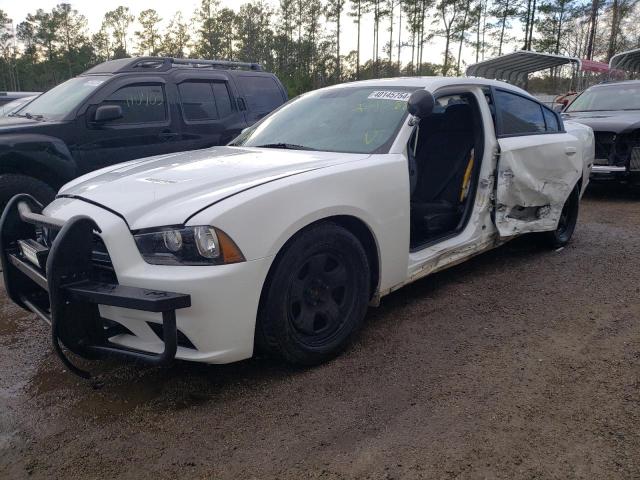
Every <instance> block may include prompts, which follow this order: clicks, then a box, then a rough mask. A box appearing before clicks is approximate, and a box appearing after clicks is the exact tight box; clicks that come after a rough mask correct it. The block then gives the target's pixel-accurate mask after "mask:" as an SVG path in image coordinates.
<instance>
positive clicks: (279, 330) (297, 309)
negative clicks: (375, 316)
mask: <svg viewBox="0 0 640 480" xmlns="http://www.w3.org/2000/svg"><path fill="white" fill-rule="evenodd" d="M276 262H277V263H276V264H275V266H274V270H273V271H272V272H271V274H270V276H269V280H268V282H267V284H266V285H265V290H264V292H263V297H262V302H261V309H260V315H259V318H258V324H257V327H256V341H257V344H258V347H260V348H261V349H263V350H266V351H267V352H270V353H274V354H276V355H278V356H280V357H282V358H284V359H285V360H287V361H288V362H290V363H294V364H299V365H315V364H319V363H322V362H324V361H326V360H328V359H330V358H332V357H334V356H335V355H337V354H338V353H339V352H340V351H342V350H343V349H344V348H345V347H346V345H347V344H348V343H349V341H350V339H351V338H352V337H353V334H354V333H355V332H356V331H357V330H358V328H359V327H360V325H361V324H362V321H363V318H364V315H365V313H366V310H367V305H368V302H369V286H370V283H369V282H370V274H369V264H368V262H367V256H366V253H365V251H364V249H363V247H362V245H361V244H360V242H359V241H358V239H357V238H356V237H355V236H354V235H353V234H352V233H350V232H349V231H348V230H346V229H344V228H342V227H340V226H338V225H335V224H332V223H325V224H319V225H316V226H312V227H310V228H309V229H307V230H305V231H303V232H301V233H300V234H298V236H297V237H294V239H293V240H292V241H291V242H290V243H289V245H287V246H286V247H285V249H284V251H283V252H282V253H281V254H280V255H279V256H278V258H277V260H276Z"/></svg>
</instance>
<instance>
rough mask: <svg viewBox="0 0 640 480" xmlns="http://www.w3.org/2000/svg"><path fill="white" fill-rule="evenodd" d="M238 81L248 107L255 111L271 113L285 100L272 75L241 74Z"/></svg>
mask: <svg viewBox="0 0 640 480" xmlns="http://www.w3.org/2000/svg"><path fill="white" fill-rule="evenodd" d="M237 78H238V83H239V84H240V89H241V90H242V91H243V92H244V95H245V97H246V99H247V107H248V108H249V110H251V111H252V112H254V113H257V114H262V113H270V112H271V111H272V110H275V109H276V108H278V107H279V106H280V105H282V103H283V102H284V99H283V98H282V92H281V91H280V87H279V86H278V84H277V83H276V81H275V80H274V79H273V78H271V77H264V76H258V75H239V76H238V77H237Z"/></svg>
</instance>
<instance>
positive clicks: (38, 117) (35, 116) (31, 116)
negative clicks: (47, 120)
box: [24, 112, 44, 121]
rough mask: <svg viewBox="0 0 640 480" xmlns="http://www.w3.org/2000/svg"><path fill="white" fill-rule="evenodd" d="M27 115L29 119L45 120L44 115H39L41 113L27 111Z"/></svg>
mask: <svg viewBox="0 0 640 480" xmlns="http://www.w3.org/2000/svg"><path fill="white" fill-rule="evenodd" d="M24 116H25V117H27V118H28V119H29V120H38V121H39V120H44V115H39V114H33V113H29V112H27V113H25V114H24Z"/></svg>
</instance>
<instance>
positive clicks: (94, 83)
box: [84, 80, 104, 87]
mask: <svg viewBox="0 0 640 480" xmlns="http://www.w3.org/2000/svg"><path fill="white" fill-rule="evenodd" d="M103 83H104V80H89V81H87V82H84V84H85V85H86V86H88V87H97V86H98V85H102V84H103Z"/></svg>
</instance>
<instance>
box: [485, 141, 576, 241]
mask: <svg viewBox="0 0 640 480" xmlns="http://www.w3.org/2000/svg"><path fill="white" fill-rule="evenodd" d="M498 144H499V146H500V155H499V159H498V165H497V167H498V168H497V186H496V211H495V223H496V226H497V228H498V231H499V233H500V236H501V237H511V236H514V235H519V234H522V233H528V232H541V231H549V230H555V229H556V228H557V225H558V220H559V219H560V213H561V212H562V207H563V206H564V203H565V201H566V200H567V198H568V197H569V194H570V193H571V191H572V190H573V188H574V186H575V185H576V183H577V182H578V180H579V179H580V177H581V176H582V171H583V160H582V148H581V145H580V144H579V141H578V139H577V138H576V137H575V136H573V135H570V134H568V133H549V134H538V135H523V136H514V137H505V138H500V139H499V140H498Z"/></svg>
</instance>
